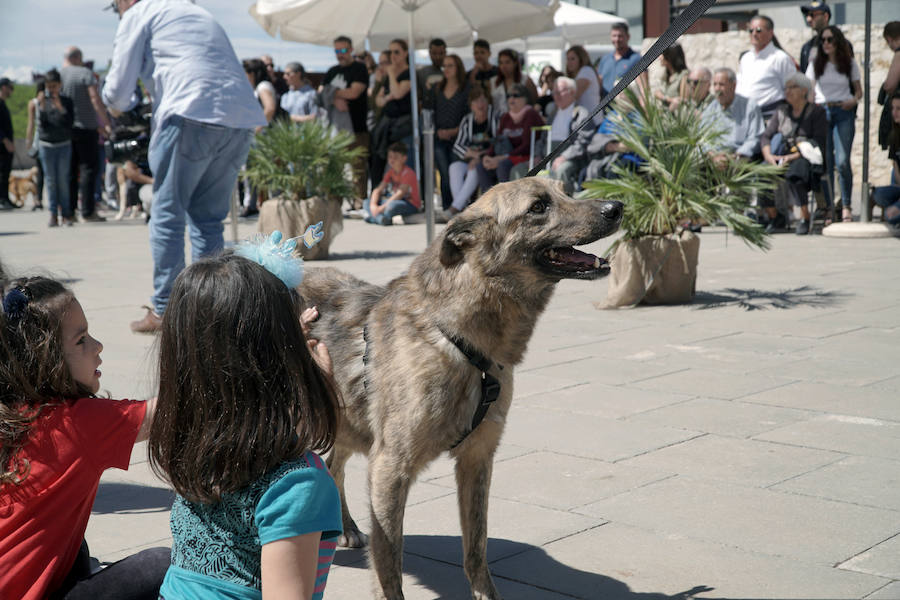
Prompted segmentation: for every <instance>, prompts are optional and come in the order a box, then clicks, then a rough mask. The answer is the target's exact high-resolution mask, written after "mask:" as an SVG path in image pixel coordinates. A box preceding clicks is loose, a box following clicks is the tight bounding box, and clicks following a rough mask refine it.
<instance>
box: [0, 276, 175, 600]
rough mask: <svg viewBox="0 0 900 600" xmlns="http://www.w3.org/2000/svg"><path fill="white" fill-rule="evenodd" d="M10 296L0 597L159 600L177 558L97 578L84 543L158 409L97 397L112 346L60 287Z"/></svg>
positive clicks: (0, 464)
mask: <svg viewBox="0 0 900 600" xmlns="http://www.w3.org/2000/svg"><path fill="white" fill-rule="evenodd" d="M2 288H3V289H0V295H2V298H3V315H2V316H0V596H2V597H3V598H19V599H25V600H30V599H33V600H38V599H44V598H47V597H52V598H66V599H74V598H90V599H91V600H103V599H107V598H108V599H113V598H115V599H133V600H144V599H146V600H150V599H154V600H155V599H156V598H157V594H158V592H159V586H160V584H161V583H162V579H163V575H164V574H165V571H166V568H167V567H168V565H169V556H170V551H169V549H168V548H152V549H149V550H144V551H143V552H139V553H138V554H135V555H133V556H130V557H128V558H126V559H124V560H121V561H119V562H117V563H114V564H112V565H110V566H108V567H106V568H105V569H103V570H101V571H99V572H97V573H95V574H93V575H92V574H91V559H90V554H89V552H88V548H87V544H86V543H85V542H84V532H85V529H86V528H87V522H88V517H89V516H90V514H91V507H92V506H93V504H94V497H95V496H96V495H97V488H98V486H99V484H100V476H101V475H102V473H103V471H104V470H106V469H108V468H110V467H117V468H119V469H127V468H128V463H129V461H130V460H131V452H132V447H133V446H134V444H135V443H136V442H140V441H143V440H144V439H146V438H147V434H148V432H149V428H150V421H151V420H152V415H153V406H154V400H149V401H147V402H139V401H132V400H111V399H109V398H100V397H98V396H97V395H96V394H97V391H98V390H99V389H100V371H99V370H98V367H99V366H100V363H101V360H100V352H101V351H102V350H103V344H101V343H100V342H99V341H97V340H96V339H94V338H93V337H92V336H91V335H90V334H89V333H88V323H87V320H86V319H85V316H84V311H83V310H82V308H81V305H80V304H79V303H78V300H76V299H75V296H74V295H73V294H72V292H71V291H69V290H68V289H67V288H66V287H65V286H63V285H62V284H61V283H59V282H58V281H54V280H52V279H48V278H46V277H27V278H21V279H16V280H14V281H11V282H9V283H7V284H5V285H3V286H2Z"/></svg>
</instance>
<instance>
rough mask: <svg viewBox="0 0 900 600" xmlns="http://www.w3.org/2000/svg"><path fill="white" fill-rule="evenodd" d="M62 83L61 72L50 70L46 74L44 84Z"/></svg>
mask: <svg viewBox="0 0 900 600" xmlns="http://www.w3.org/2000/svg"><path fill="white" fill-rule="evenodd" d="M61 81H62V78H61V77H60V76H59V71H57V70H56V69H50V70H49V71H47V72H46V73H44V82H45V85H46V82H56V83H59V82H61Z"/></svg>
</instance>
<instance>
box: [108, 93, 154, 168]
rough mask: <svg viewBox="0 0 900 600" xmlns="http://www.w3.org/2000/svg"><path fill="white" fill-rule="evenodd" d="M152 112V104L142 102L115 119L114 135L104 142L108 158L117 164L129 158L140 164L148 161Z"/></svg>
mask: <svg viewBox="0 0 900 600" xmlns="http://www.w3.org/2000/svg"><path fill="white" fill-rule="evenodd" d="M150 112H151V107H150V105H149V104H147V105H143V104H142V105H138V106H136V107H134V108H133V109H131V110H129V111H128V112H125V113H122V115H121V116H119V117H117V118H116V119H115V124H114V125H115V126H114V127H113V132H112V136H111V137H110V139H109V140H107V141H106V143H105V144H104V148H105V150H106V160H108V161H109V162H111V163H116V164H122V163H124V162H125V161H128V160H130V161H132V162H135V163H138V164H141V163H146V162H147V149H148V148H149V147H150Z"/></svg>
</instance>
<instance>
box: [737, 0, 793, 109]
mask: <svg viewBox="0 0 900 600" xmlns="http://www.w3.org/2000/svg"><path fill="white" fill-rule="evenodd" d="M749 33H750V46H751V48H750V51H749V52H745V53H744V54H743V55H742V56H741V61H740V71H739V72H738V85H737V93H738V94H740V95H741V96H744V97H745V98H750V99H752V100H753V101H754V102H756V105H757V106H759V110H760V111H762V114H763V118H764V119H766V120H768V119H769V117H771V116H772V115H773V114H774V113H775V110H776V109H777V108H778V107H779V106H781V105H782V104H784V102H785V99H784V98H785V96H784V82H785V81H787V78H788V77H790V76H791V75H793V74H794V73H796V72H797V65H796V63H794V59H793V58H791V57H790V56H789V55H788V53H787V52H785V51H784V50H782V49H781V48H778V47H777V46H776V45H775V42H774V41H773V38H774V37H775V23H773V22H772V19H770V18H769V17H766V16H764V15H757V16H755V17H753V19H752V20H751V21H750V29H749Z"/></svg>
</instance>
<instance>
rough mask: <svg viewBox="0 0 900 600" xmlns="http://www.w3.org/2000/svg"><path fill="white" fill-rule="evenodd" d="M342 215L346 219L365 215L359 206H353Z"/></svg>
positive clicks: (361, 217)
mask: <svg viewBox="0 0 900 600" xmlns="http://www.w3.org/2000/svg"><path fill="white" fill-rule="evenodd" d="M344 215H345V216H346V217H347V218H348V219H363V218H365V216H366V213H365V211H364V210H363V209H361V208H353V209H350V210H348V211H347V212H345V213H344Z"/></svg>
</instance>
